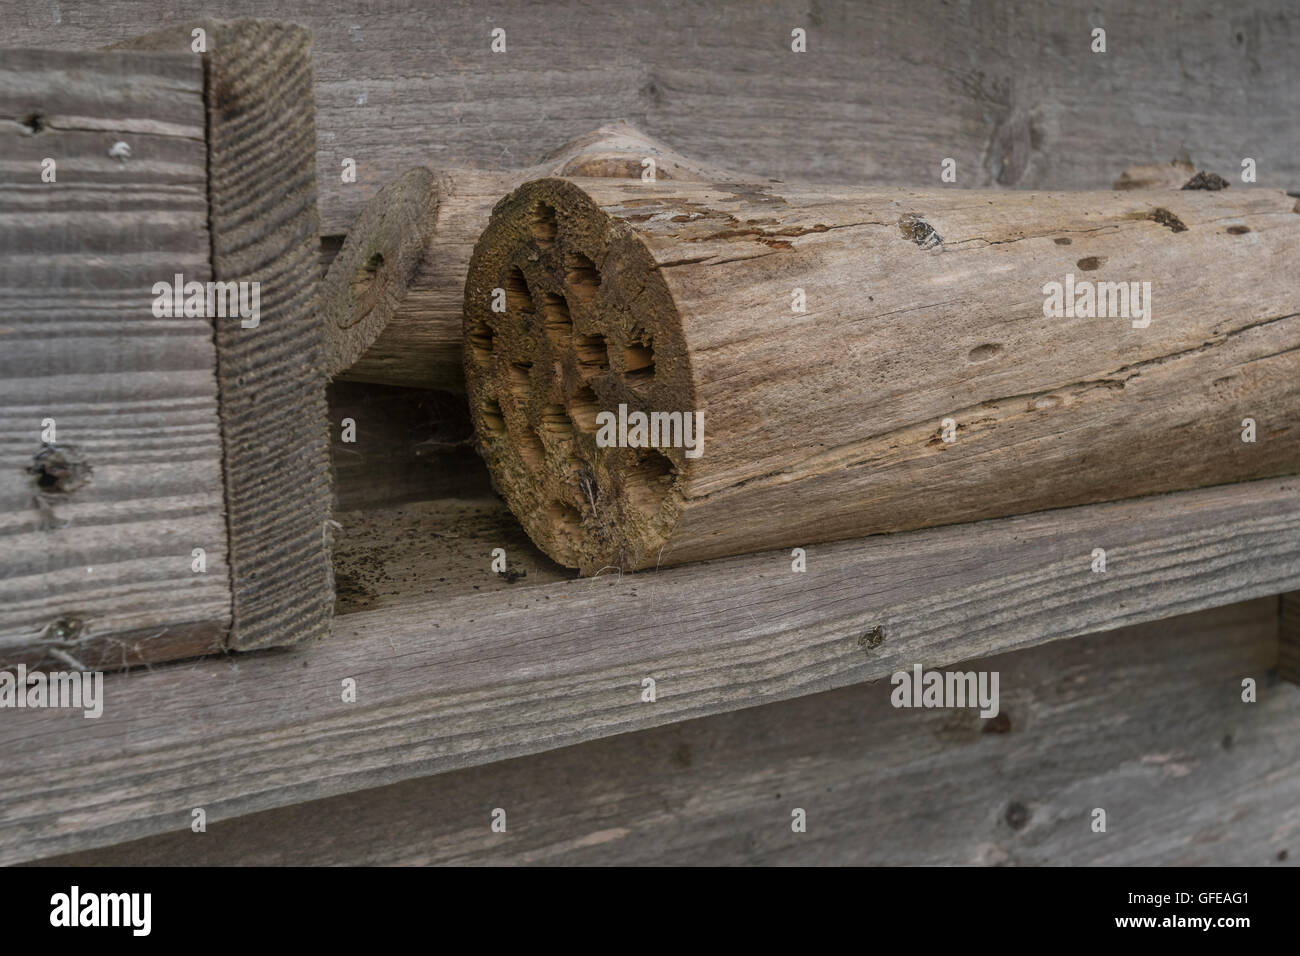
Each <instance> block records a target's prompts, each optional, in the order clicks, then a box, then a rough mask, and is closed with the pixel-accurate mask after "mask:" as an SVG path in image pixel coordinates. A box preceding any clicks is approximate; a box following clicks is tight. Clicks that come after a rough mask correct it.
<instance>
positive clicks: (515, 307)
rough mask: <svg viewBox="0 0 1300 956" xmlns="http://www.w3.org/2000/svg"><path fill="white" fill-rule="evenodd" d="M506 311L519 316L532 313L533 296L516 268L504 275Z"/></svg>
mask: <svg viewBox="0 0 1300 956" xmlns="http://www.w3.org/2000/svg"><path fill="white" fill-rule="evenodd" d="M506 311H507V312H513V313H514V314H516V315H519V314H520V313H523V312H532V311H533V296H532V293H531V292H529V291H528V280H527V279H525V278H524V274H523V272H521V271H520V270H519V268H518V267H513V268H511V270H510V271H509V272H508V273H507V274H506Z"/></svg>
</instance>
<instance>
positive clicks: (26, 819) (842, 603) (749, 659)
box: [0, 478, 1300, 862]
mask: <svg viewBox="0 0 1300 956" xmlns="http://www.w3.org/2000/svg"><path fill="white" fill-rule="evenodd" d="M1298 491H1300V480H1297V479H1294V478H1292V479H1272V480H1267V481H1260V482H1253V483H1250V484H1240V485H1235V486H1227V487H1220V488H1210V489H1203V490H1200V491H1194V492H1185V493H1179V494H1174V495H1165V496H1160V497H1156V498H1150V499H1138V500H1134V501H1125V502H1118V503H1112V504H1105V505H1096V506H1088V507H1079V508H1070V509H1062V510H1058V511H1053V512H1047V513H1040V514H1034V515H1026V516H1021V517H1016V518H1010V519H1003V520H997V521H989V522H981V523H978V524H974V525H962V526H955V527H948V528H939V529H933V530H929V531H921V532H915V533H908V534H900V535H892V536H880V537H875V538H868V539H864V540H861V541H855V542H845V543H840V544H834V545H824V546H820V547H813V548H809V549H808V554H807V559H808V570H807V571H806V572H805V573H794V572H792V570H791V559H790V556H789V554H787V553H783V552H771V553H765V554H756V555H750V556H747V557H744V558H739V559H734V560H728V561H717V562H712V563H709V564H705V565H697V566H694V567H691V568H678V569H672V570H667V571H660V572H657V573H653V574H649V573H647V574H638V575H628V576H626V577H624V578H621V579H620V578H619V577H617V576H612V575H611V576H608V577H603V578H597V579H594V580H593V579H583V580H575V581H564V582H560V583H558V584H545V585H541V586H537V587H533V586H522V587H516V588H515V589H512V590H510V591H509V592H508V593H506V594H504V595H501V594H489V595H479V596H477V597H462V598H454V599H450V600H431V601H411V602H409V603H407V604H406V605H404V606H403V607H402V608H401V609H398V610H393V609H387V610H378V611H374V612H362V613H357V614H351V615H348V616H347V617H345V618H341V619H340V620H339V621H338V622H336V627H335V629H334V633H333V634H332V636H331V637H330V638H329V639H327V640H325V641H322V642H320V643H318V644H315V645H313V646H310V647H305V648H299V649H296V650H295V649H290V650H280V651H277V652H274V653H268V654H265V655H252V656H246V657H240V658H239V659H237V660H234V661H221V660H208V661H202V662H198V663H196V664H194V665H193V666H177V667H166V668H158V669H156V670H154V671H153V672H151V673H135V674H130V675H121V676H120V677H119V678H118V679H113V680H111V681H110V682H109V683H108V684H106V686H105V705H104V714H103V716H102V717H101V718H100V719H98V720H93V721H92V720H84V719H82V717H81V714H80V713H75V714H70V713H69V712H67V711H55V710H39V711H33V710H23V711H16V712H14V713H13V714H12V715H10V716H7V717H6V719H5V721H3V722H0V758H2V759H3V765H4V766H5V768H6V771H7V772H6V774H5V775H4V778H3V779H0V821H3V823H0V862H15V861H18V860H22V859H31V858H36V857H40V856H47V855H50V854H54V853H60V852H70V851H72V850H74V849H79V848H87V847H92V846H98V845H105V844H108V843H114V842H121V841H123V840H127V839H132V838H135V837H141V836H145V835H148V834H151V833H157V832H162V831H165V830H171V829H180V828H184V827H187V826H188V825H189V820H190V809H191V808H193V807H197V806H202V807H204V808H205V809H206V810H207V813H208V818H209V820H212V821H216V820H220V819H223V818H227V817H231V816H237V815H241V814H246V813H251V812H255V811H258V810H263V809H269V808H271V807H275V806H283V805H286V804H289V803H294V802H300V801H303V800H306V799H313V798H319V797H324V796H329V795H333V794H338V793H343V792H347V791H350V790H357V789H362V788H367V787H375V786H382V785H384V784H387V783H394V782H397V781H399V780H402V779H409V778H413V777H420V776H427V775H429V774H431V773H436V772H441V771H444V770H451V769H455V768H457V767H464V766H470V765H473V764H481V763H488V762H492V761H496V760H501V759H505V758H507V757H512V756H519V755H523V754H526V753H534V752H538V751H541V750H546V749H550V748H555V747H560V746H564V745H567V744H573V743H578V742H581V741H584V740H590V739H594V738H597V737H602V736H608V735H611V734H617V733H623V732H627V731H632V730H637V729H643V728H647V727H652V726H656V725H660V724H665V723H670V722H674V721H681V720H686V719H689V718H693V717H699V716H704V715H707V714H712V713H719V712H722V711H726V710H733V709H738V708H743V707H751V706H754V705H758V704H762V703H767V702H771V701H775V700H781V699H786V698H790V697H796V696H802V695H806V694H811V693H816V692H819V691H823V690H829V689H833V688H835V687H839V686H844V685H847V684H853V683H860V682H863V681H867V680H874V679H877V678H880V677H882V676H884V675H887V674H890V673H892V672H893V671H895V670H897V669H899V668H900V667H910V666H911V665H912V664H913V663H917V662H920V663H923V664H925V665H926V666H944V665H946V664H949V663H952V662H954V661H959V660H968V659H971V658H975V657H980V656H986V655H989V654H993V653H999V652H1003V651H1009V650H1012V649H1016V648H1021V647H1027V646H1030V645H1034V644H1039V643H1045V642H1049V641H1053V640H1058V639H1061V638H1065V637H1071V636H1074V635H1077V634H1084V633H1091V632H1094V631H1098V630H1105V629H1109V628H1114V627H1120V626H1125V625H1131V624H1135V623H1140V622H1142V621H1147V620H1152V619H1156V618H1160V617H1166V616H1169V615H1173V614H1180V613H1186V612H1190V611H1194V610H1198V609H1202V608H1207V607H1213V606H1216V605H1220V604H1227V603H1233V602H1238V601H1242V600H1248V599H1251V598H1254V597H1259V596H1262V595H1268V594H1276V593H1279V592H1281V591H1286V590H1295V589H1297V588H1298V587H1300V493H1298ZM1098 547H1103V548H1105V549H1106V550H1107V552H1108V564H1107V570H1106V571H1105V572H1104V573H1095V572H1093V571H1092V564H1093V560H1094V559H1093V555H1092V552H1093V550H1094V549H1095V548H1098ZM483 573H484V574H489V573H491V572H490V571H489V570H487V569H486V568H485V569H484V570H483ZM522 583H523V582H520V584H522ZM647 677H650V678H654V679H655V680H656V682H657V699H656V701H655V702H654V703H653V704H651V703H643V702H642V700H641V694H642V690H643V683H642V682H643V680H644V679H645V678H647ZM347 679H353V680H355V681H356V682H357V699H356V702H355V703H347V702H344V701H343V699H342V693H341V690H342V688H343V687H344V685H343V681H344V680H347ZM211 727H220V733H219V734H217V733H213V734H206V733H205V732H204V730H203V728H211Z"/></svg>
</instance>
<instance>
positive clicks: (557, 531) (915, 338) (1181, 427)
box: [465, 179, 1300, 573]
mask: <svg viewBox="0 0 1300 956" xmlns="http://www.w3.org/2000/svg"><path fill="white" fill-rule="evenodd" d="M1298 211H1300V204H1297V202H1296V200H1295V199H1294V198H1291V197H1289V196H1287V195H1285V194H1284V193H1282V192H1280V191H1276V190H1266V189H1252V190H1244V189H1243V190H1235V189H1234V190H1225V191H1222V192H1197V191H1169V190H1158V191H1147V192H1141V191H1138V192H1113V193H1112V192H1101V193H1063V194H1046V193H1009V192H975V191H970V190H951V191H929V192H921V191H911V190H894V191H851V190H848V191H846V190H840V189H833V188H825V189H817V188H810V187H804V188H798V189H796V188H789V189H787V188H784V187H780V186H763V185H745V186H741V185H702V184H692V183H664V184H659V185H657V186H650V187H647V186H646V185H645V184H642V183H626V182H618V181H604V180H593V179H588V180H580V181H567V180H562V179H547V180H542V181H538V182H534V183H530V184H527V185H525V186H523V187H521V188H520V189H518V190H516V191H515V192H514V193H513V194H511V195H510V196H509V197H508V198H506V199H504V200H503V201H502V202H501V203H500V204H499V205H498V206H497V208H496V211H495V213H494V215H493V217H492V221H491V223H490V225H489V226H488V228H487V230H486V231H485V233H484V234H483V237H482V239H481V240H480V241H479V243H478V246H477V247H476V249H475V252H474V258H473V261H472V263H471V266H470V271H469V278H468V281H467V283H466V293H465V369H466V379H467V383H468V390H469V400H470V408H471V414H472V415H473V418H474V423H475V427H476V431H477V433H478V436H479V438H480V440H481V442H482V445H483V448H484V452H485V455H486V458H487V461H488V464H489V467H490V470H491V472H492V474H493V477H494V481H495V484H496V485H497V487H498V489H499V490H500V491H501V492H502V493H503V494H504V496H505V498H506V500H507V502H508V503H509V504H510V506H511V509H512V510H513V511H514V513H515V514H516V516H518V517H519V519H520V520H521V521H522V523H523V524H524V527H525V528H526V529H527V530H528V532H529V534H530V535H531V537H532V538H533V540H534V541H535V542H536V543H537V544H538V545H539V546H540V547H541V548H542V549H543V550H544V551H546V552H547V553H548V554H549V555H551V556H552V557H553V558H555V559H556V560H557V561H559V562H561V563H562V564H566V565H569V566H576V567H579V568H581V569H582V571H583V572H584V573H593V572H596V571H598V570H600V569H601V568H603V567H609V566H614V567H622V568H624V569H629V568H643V567H654V566H657V565H661V564H671V563H678V562H684V561H691V560H700V559H704V558H712V557H717V556H720V555H725V554H734V553H741V552H746V551H754V550H759V549H762V548H774V547H787V546H788V547H794V546H798V545H803V544H807V543H810V542H816V541H825V540H833V539H838V538H848V537H854V536H860V535H868V534H874V533H879V532H889V531H899V530H904V529H909V528H918V527H925V526H931V525H939V524H948V523H953V522H962V521H972V520H976V519H980V518H989V517H994V516H998V515H1008V514H1016V513H1021V512H1028V511H1035V510H1039V509H1045V508H1058V507H1063V506H1066V505H1074V504H1083V503H1087V502H1095V501H1103V500H1111V499H1117V498H1129V497H1135V496H1138V495H1144V494H1152V493H1157V492H1163V491H1172V490H1175V489H1182V488H1194V487H1198V486H1203V485H1211V484H1217V483H1222V482H1231V481H1240V480H1243V479H1247V478H1255V477H1264V476H1270V475H1284V474H1292V473H1295V472H1297V471H1300V432H1298V431H1297V429H1300V424H1298V423H1300V291H1298V290H1297V287H1296V285H1295V283H1294V281H1293V280H1292V273H1293V272H1294V266H1295V263H1296V261H1298V260H1300V215H1298V214H1297V212H1298ZM1053 283H1055V284H1056V286H1055V287H1053V285H1052V284H1053ZM1094 283H1106V284H1107V285H1094ZM1112 283H1113V285H1110V284H1112ZM1133 283H1136V285H1132V284H1133ZM1053 289H1054V291H1053ZM1085 289H1087V290H1088V292H1087V295H1085V293H1084V290H1085ZM1121 293H1122V294H1123V295H1122V298H1121ZM1066 299H1068V300H1069V305H1070V308H1069V311H1068V314H1066V310H1065V305H1064V302H1065V300H1066ZM1054 306H1060V310H1061V314H1060V315H1054V314H1048V313H1049V312H1051V311H1052V310H1053V308H1054ZM498 308H503V309H504V311H497V309H498ZM1076 309H1077V310H1076ZM1094 315H1096V316H1098V317H1091V316H1094ZM620 409H622V410H623V412H624V414H623V415H618V414H617V413H618V412H619V410H620ZM602 412H604V413H608V415H615V416H617V417H618V421H619V422H628V423H629V424H630V425H632V427H633V429H635V419H634V418H633V417H631V416H634V415H638V414H639V415H644V416H650V415H652V414H654V413H661V414H676V415H677V416H678V417H677V422H676V426H677V427H676V428H675V429H674V430H673V431H672V433H671V435H670V434H668V432H667V430H668V428H669V424H667V423H666V422H670V421H671V420H668V419H663V418H660V419H652V420H651V421H657V422H658V423H659V425H660V428H661V429H662V430H663V434H661V435H660V436H658V439H657V440H656V437H655V436H653V435H647V434H645V433H644V432H640V433H638V432H637V431H630V432H627V433H626V434H624V432H623V426H622V425H621V424H619V425H616V426H613V427H609V426H607V423H606V422H605V421H604V418H605V416H601V414H600V413H602ZM696 413H700V414H702V420H703V424H702V428H703V435H702V437H703V442H702V446H701V447H699V448H698V449H696V450H695V451H693V452H692V450H691V448H690V438H692V437H693V438H695V439H698V438H700V437H701V436H700V434H699V425H698V424H697V427H696V433H695V435H694V436H687V435H685V434H683V432H682V428H681V425H682V424H684V423H692V424H696V421H693V420H697V419H696ZM611 432H613V434H611ZM598 434H599V435H602V436H603V437H605V438H612V439H614V440H615V441H616V442H617V443H618V444H619V445H620V447H601V446H600V445H599V444H598V442H597V438H598ZM647 439H648V443H649V444H651V445H653V446H656V447H636V446H637V445H638V444H640V445H643V446H644V445H645V444H647ZM666 446H667V447H666ZM688 452H691V453H689V454H688ZM696 455H698V457H697V456H696ZM1105 546H1106V543H1105V542H1101V541H1099V542H1098V547H1102V548H1104V547H1105Z"/></svg>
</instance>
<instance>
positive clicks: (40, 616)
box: [0, 50, 231, 667]
mask: <svg viewBox="0 0 1300 956" xmlns="http://www.w3.org/2000/svg"><path fill="white" fill-rule="evenodd" d="M0 119H3V122H0V141H2V142H3V147H2V149H3V154H4V156H5V157H6V159H5V162H4V164H3V165H0V220H2V221H3V226H2V227H0V342H2V343H3V344H2V345H0V436H2V443H0V528H2V529H3V533H2V534H0V665H6V666H8V665H12V664H17V663H20V662H21V663H26V664H28V665H31V666H35V665H38V664H41V663H43V662H53V663H56V664H58V666H62V667H66V666H69V665H70V664H71V665H76V664H81V665H84V666H87V667H95V666H110V667H112V666H121V665H124V664H131V663H137V662H139V661H146V660H159V659H165V658H168V657H185V656H193V655H196V654H202V653H206V652H208V651H211V650H214V649H218V648H220V647H223V646H225V642H226V635H227V633H228V631H229V629H230V621H231V589H230V569H229V564H228V560H229V548H228V544H227V535H226V519H225V514H224V512H225V501H224V489H223V485H222V471H221V464H222V444H221V425H220V421H219V400H218V394H217V379H216V363H217V360H216V350H215V348H214V345H213V339H212V321H211V320H210V319H207V318H205V317H202V316H186V315H184V314H183V310H182V313H181V314H169V315H165V316H157V315H155V314H154V312H153V309H152V304H153V301H154V298H155V296H154V293H153V291H152V289H153V285H154V283H155V282H160V281H164V282H171V281H173V279H174V276H175V275H176V274H178V273H179V274H181V275H183V276H184V277H185V280H187V281H195V282H200V283H206V282H207V281H208V280H209V279H211V278H212V272H211V265H210V239H209V233H208V203H207V186H208V182H207V171H206V165H207V155H206V150H205V138H204V122H205V120H204V100H203V65H202V63H201V62H200V60H199V59H198V58H197V57H194V56H183V55H167V56H156V55H155V56H148V55H143V54H140V53H66V52H52V51H41V50H10V51H6V52H5V55H4V65H3V68H0Z"/></svg>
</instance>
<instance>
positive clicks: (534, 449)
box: [510, 428, 546, 471]
mask: <svg viewBox="0 0 1300 956" xmlns="http://www.w3.org/2000/svg"><path fill="white" fill-rule="evenodd" d="M510 439H511V441H512V442H513V443H514V446H515V447H516V448H517V449H519V457H520V458H522V459H523V460H524V464H525V465H527V466H528V468H529V469H530V470H532V471H541V469H542V465H543V464H545V462H546V446H545V445H543V444H542V440H541V439H540V438H538V437H537V436H536V435H534V434H533V431H532V429H530V428H525V429H521V430H520V432H519V434H518V435H514V434H513V433H512V434H511V436H510Z"/></svg>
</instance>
